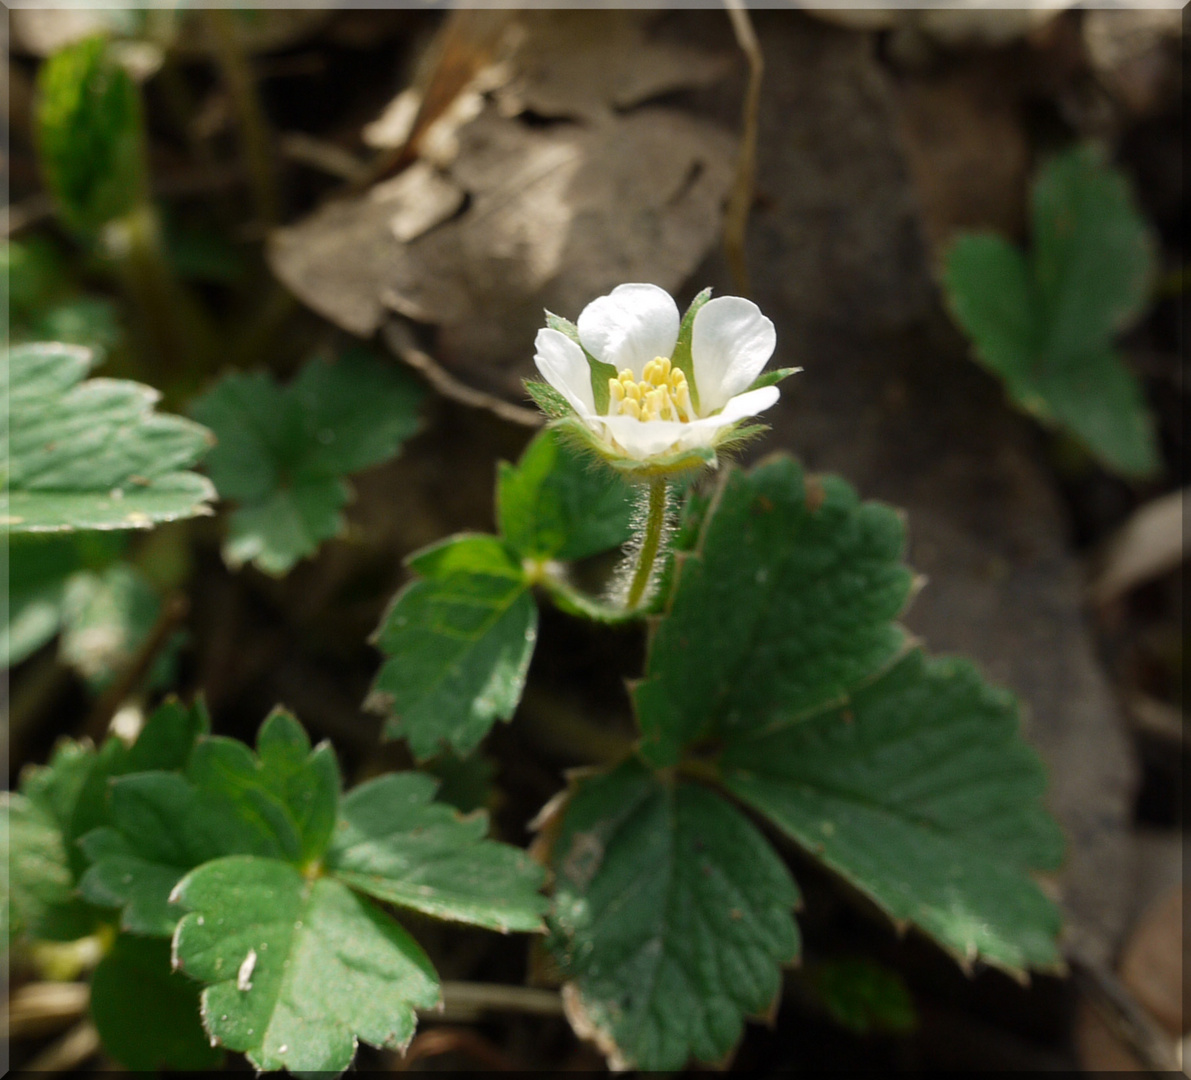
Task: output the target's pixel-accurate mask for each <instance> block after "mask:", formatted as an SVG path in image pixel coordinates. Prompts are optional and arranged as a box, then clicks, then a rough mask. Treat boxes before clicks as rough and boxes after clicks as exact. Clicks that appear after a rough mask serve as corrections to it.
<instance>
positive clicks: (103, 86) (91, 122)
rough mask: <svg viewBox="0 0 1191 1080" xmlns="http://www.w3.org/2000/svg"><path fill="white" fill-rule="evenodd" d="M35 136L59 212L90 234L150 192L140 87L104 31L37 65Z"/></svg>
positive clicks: (75, 227) (120, 214)
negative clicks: (115, 57)
mask: <svg viewBox="0 0 1191 1080" xmlns="http://www.w3.org/2000/svg"><path fill="white" fill-rule="evenodd" d="M37 89H38V105H37V117H36V123H37V142H38V150H39V151H40V155H41V165H42V171H43V173H44V174H45V177H46V181H47V183H48V185H49V188H50V190H51V192H53V195H54V199H55V202H56V203H57V206H58V212H59V213H60V214H61V215H62V218H63V220H64V221H65V222H66V223H67V224H68V225H70V227H71V228H73V229H77V230H79V231H80V232H85V233H90V232H94V231H96V230H98V229H99V228H100V227H101V226H103V225H104V224H106V223H107V222H109V221H111V220H113V219H114V218H118V217H123V216H124V215H125V214H127V213H129V212H130V211H131V210H132V209H133V207H135V206H136V205H137V204H138V203H139V202H141V201H143V200H144V199H145V198H146V197H147V194H148V184H147V176H148V170H147V167H146V160H145V137H144V120H143V119H142V116H141V99H140V91H139V90H138V89H137V86H136V83H135V82H133V80H132V78H131V76H130V75H129V74H128V73H127V72H126V71H125V70H124V69H123V68H122V67H120V65H119V64H117V63H115V61H114V60H113V59H112V58H111V56H110V55H109V54H108V49H107V42H106V40H105V39H104V38H103V37H98V36H97V37H92V38H87V39H86V40H84V41H80V42H78V43H77V44H74V45H69V46H67V47H66V48H65V49H62V50H61V51H59V52H57V53H55V54H54V55H53V56H52V57H51V58H50V59H49V60H47V61H46V63H45V64H43V65H42V68H41V70H40V71H39V72H38V78H37Z"/></svg>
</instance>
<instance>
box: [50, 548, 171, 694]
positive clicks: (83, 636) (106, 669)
mask: <svg viewBox="0 0 1191 1080" xmlns="http://www.w3.org/2000/svg"><path fill="white" fill-rule="evenodd" d="M160 610H161V600H160V599H159V598H158V596H157V593H156V591H155V590H154V589H153V586H152V585H150V584H149V581H148V579H146V577H145V576H144V574H142V573H141V572H140V571H139V570H137V569H136V568H135V567H133V566H132V565H130V564H129V563H123V562H122V563H116V564H115V565H114V566H110V567H108V569H106V570H104V571H103V572H102V573H99V574H93V573H90V572H83V573H78V574H75V575H74V576H73V577H71V579H70V581H69V582H68V583H67V585H66V587H65V589H64V590H63V594H62V622H63V632H62V638H61V641H60V642H59V647H58V652H59V656H60V657H61V659H62V661H63V663H65V664H68V665H69V666H70V667H72V668H74V669H75V671H77V672H78V673H79V674H80V675H82V676H83V678H84V679H86V680H87V683H88V684H89V685H90V687H91V689H92V690H93V691H99V690H102V689H103V688H104V687H105V686H107V685H108V684H109V683H111V682H112V680H113V679H114V678H115V677H116V676H117V675H118V674H119V673H120V672H121V671H123V670H125V669H126V668H127V667H128V666H129V665H130V664H131V663H132V661H133V659H134V658H135V656H136V654H137V652H138V650H139V649H140V647H141V645H142V644H143V643H144V641H145V639H146V638H148V636H149V634H150V633H151V632H152V630H153V626H154V624H155V623H156V622H157V616H158V613H159V612H160Z"/></svg>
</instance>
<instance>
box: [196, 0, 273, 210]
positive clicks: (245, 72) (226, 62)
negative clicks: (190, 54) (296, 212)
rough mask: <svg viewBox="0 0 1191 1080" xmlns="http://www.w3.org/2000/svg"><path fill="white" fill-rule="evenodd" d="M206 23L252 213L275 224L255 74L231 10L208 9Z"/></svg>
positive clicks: (267, 145)
mask: <svg viewBox="0 0 1191 1080" xmlns="http://www.w3.org/2000/svg"><path fill="white" fill-rule="evenodd" d="M207 24H208V26H210V28H211V37H212V39H213V40H214V43H215V52H216V58H217V59H218V61H219V67H220V71H221V72H222V74H223V81H224V84H225V85H226V86H227V90H228V93H229V95H230V96H231V99H232V108H234V109H235V110H236V120H237V122H238V124H239V128H240V143H241V146H242V147H243V150H244V160H245V164H246V165H247V166H248V179H249V182H250V183H251V185H252V195H253V199H254V201H255V202H256V212H257V214H258V216H259V217H260V219H261V221H263V222H264V223H265V224H266V225H275V224H276V223H277V220H278V215H279V207H280V203H281V199H280V196H279V194H278V186H277V169H276V166H275V164H274V160H273V147H272V145H271V140H270V138H269V121H268V119H267V118H266V117H265V110H264V106H262V105H261V99H260V95H259V94H258V93H257V89H256V77H255V76H254V75H253V72H252V65H251V64H250V63H249V62H248V57H247V56H246V55H245V52H244V49H243V47H242V46H241V44H240V41H239V39H238V38H237V37H236V22H235V17H234V15H233V13H232V12H231V11H228V10H226V9H223V8H210V9H208V11H207Z"/></svg>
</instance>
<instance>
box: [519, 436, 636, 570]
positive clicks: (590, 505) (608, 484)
mask: <svg viewBox="0 0 1191 1080" xmlns="http://www.w3.org/2000/svg"><path fill="white" fill-rule="evenodd" d="M633 501H634V500H633V489H632V488H631V487H630V486H629V485H628V484H627V483H625V481H624V480H622V479H621V478H620V477H619V476H618V475H617V474H616V473H615V472H613V471H612V470H611V469H608V468H604V467H603V466H602V465H600V464H599V463H598V462H593V461H592V460H591V459H590V458H587V457H584V456H583V455H580V454H579V453H577V452H576V451H575V450H574V449H572V448H571V447H569V446H567V445H566V444H565V443H563V442H562V441H561V440H560V438H559V436H558V434H557V433H556V432H553V431H549V430H547V431H543V432H542V433H541V434H539V435H538V436H537V437H536V438H535V439H534V440H533V442H531V443H530V444H529V446H528V447H527V448H526V450H525V453H524V454H522V455H521V460H520V461H518V463H517V464H516V465H515V466H514V465H510V464H508V463H507V462H503V461H502V462H501V464H500V468H499V472H498V480H497V496H496V520H497V522H498V524H499V526H500V532H501V535H502V536H504V538H505V539H506V540H507V541H508V542H509V544H510V545H512V547H513V548H515V549H516V550H517V551H518V552H519V553H520V554H521V555H522V556H523V557H525V558H532V559H561V560H564V561H573V560H576V559H583V558H586V557H587V556H589V555H595V554H597V553H598V552H601V551H607V550H608V549H609V548H614V547H619V546H620V545H621V544H623V543H624V542H625V541H626V540H628V538H629V537H630V536H631V535H632V529H631V526H630V522H631V518H632V514H633Z"/></svg>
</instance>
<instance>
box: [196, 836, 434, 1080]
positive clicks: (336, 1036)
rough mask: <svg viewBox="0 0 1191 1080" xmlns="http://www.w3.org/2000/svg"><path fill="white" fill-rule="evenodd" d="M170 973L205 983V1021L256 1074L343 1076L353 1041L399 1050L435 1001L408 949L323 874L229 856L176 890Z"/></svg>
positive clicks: (383, 918) (418, 955) (424, 962)
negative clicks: (419, 1012)
mask: <svg viewBox="0 0 1191 1080" xmlns="http://www.w3.org/2000/svg"><path fill="white" fill-rule="evenodd" d="M177 897H178V900H179V902H180V903H181V904H182V905H184V906H185V907H186V908H188V909H189V910H190V912H191V914H189V915H187V916H186V917H185V918H184V919H183V920H182V922H181V923H179V925H178V932H177V935H176V936H175V938H174V963H175V966H176V967H177V968H178V969H179V970H181V971H183V972H185V973H186V974H188V975H190V976H192V977H194V978H197V979H200V980H201V981H203V982H205V983H208V984H209V985H208V986H207V988H206V989H205V990H204V991H203V995H202V1016H203V1024H204V1026H205V1027H206V1028H207V1030H208V1032H210V1034H211V1036H212V1038H213V1039H215V1040H217V1041H218V1042H219V1043H220V1045H222V1046H226V1047H228V1048H229V1049H232V1050H240V1051H242V1052H244V1053H246V1054H247V1055H248V1060H249V1061H251V1062H252V1064H253V1065H255V1066H256V1067H257V1068H258V1069H266V1070H267V1069H281V1068H286V1069H289V1070H290V1071H291V1072H341V1071H343V1070H344V1069H346V1068H347V1067H348V1065H350V1064H351V1061H352V1058H353V1057H354V1056H355V1051H356V1044H357V1039H363V1040H364V1041H365V1042H368V1043H372V1044H373V1045H375V1046H384V1047H389V1048H390V1049H394V1050H400V1049H403V1048H404V1047H405V1046H406V1045H408V1043H409V1041H410V1039H411V1038H412V1037H413V1033H414V1028H415V1026H416V1023H417V1018H416V1016H415V1013H414V1010H415V1009H428V1008H431V1007H432V1006H434V1005H436V1004H437V1003H438V1001H439V988H438V979H437V977H436V976H435V973H434V969H433V967H432V966H431V964H430V961H429V960H428V959H427V957H426V955H425V953H423V952H422V950H421V948H420V947H419V946H418V944H417V942H415V941H414V939H413V938H411V937H410V936H409V934H407V933H406V932H405V931H404V930H402V928H401V927H400V926H399V925H398V924H397V923H396V922H395V921H394V920H393V919H391V918H390V917H389V916H388V915H385V914H384V913H382V912H380V911H378V910H377V909H376V908H374V907H372V905H370V904H368V903H367V902H366V901H364V900H362V899H360V898H359V897H358V896H356V895H355V894H354V893H353V892H352V891H351V890H350V889H349V888H347V886H345V885H343V884H342V883H340V882H338V881H335V880H334V879H332V878H315V879H313V880H308V879H307V878H305V877H303V876H302V875H301V874H300V873H299V872H298V871H297V870H296V869H295V868H294V867H292V866H290V865H288V864H287V863H283V862H280V861H277V860H275V859H260V858H254V857H252V856H230V857H228V858H225V859H218V860H216V861H215V862H210V863H207V864H206V865H205V866H201V867H199V868H198V869H197V870H195V871H193V872H192V873H190V874H189V875H187V877H185V878H184V879H183V880H182V882H181V883H180V884H179V886H178V889H177Z"/></svg>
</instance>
